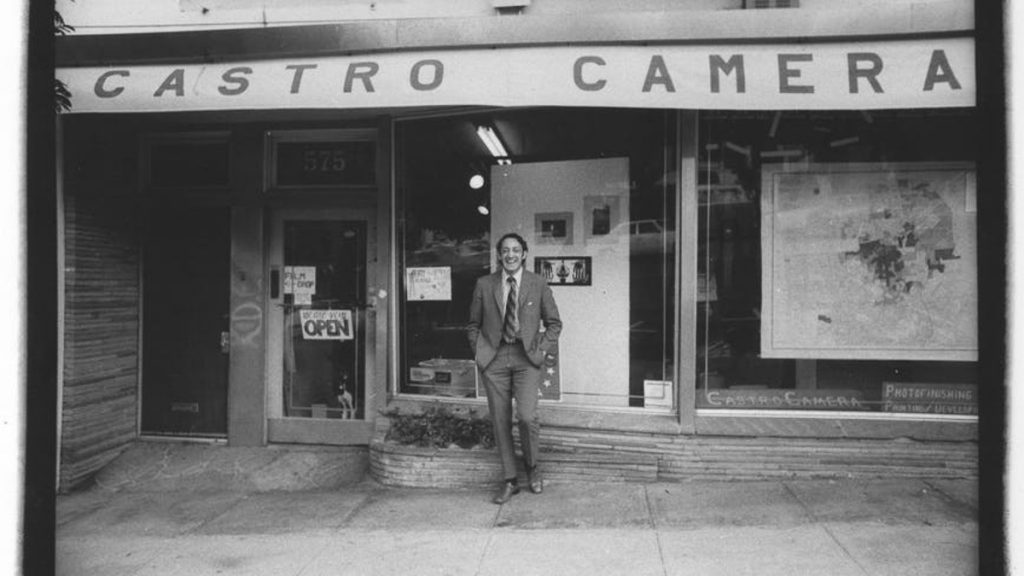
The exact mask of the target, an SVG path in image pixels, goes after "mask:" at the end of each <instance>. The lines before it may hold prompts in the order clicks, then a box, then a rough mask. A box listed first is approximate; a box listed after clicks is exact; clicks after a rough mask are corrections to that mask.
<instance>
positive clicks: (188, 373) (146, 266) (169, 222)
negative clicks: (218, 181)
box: [142, 206, 231, 436]
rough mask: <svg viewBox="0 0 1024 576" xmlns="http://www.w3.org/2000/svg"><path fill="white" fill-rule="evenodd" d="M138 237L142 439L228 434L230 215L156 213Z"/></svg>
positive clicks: (218, 211) (216, 211)
mask: <svg viewBox="0 0 1024 576" xmlns="http://www.w3.org/2000/svg"><path fill="white" fill-rule="evenodd" d="M143 235H144V238H145V240H144V243H145V244H144V260H143V288H142V289H143V318H142V327H143V328H142V339H143V357H142V358H143V359H142V377H143V380H142V382H143V383H142V433H143V434H171V435H198V436H223V435H226V433H227V379H228V353H227V344H226V342H225V340H224V339H225V338H226V334H227V330H228V305H229V301H230V300H229V297H230V294H229V291H230V284H229V279H230V267H229V265H230V250H231V233H230V214H229V211H228V209H227V208H220V207H168V206H163V207H160V208H158V209H154V210H153V213H152V214H151V216H150V218H149V222H148V226H147V228H146V230H145V231H144V233H143Z"/></svg>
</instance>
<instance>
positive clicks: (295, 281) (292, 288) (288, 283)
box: [284, 266, 316, 294]
mask: <svg viewBox="0 0 1024 576" xmlns="http://www.w3.org/2000/svg"><path fill="white" fill-rule="evenodd" d="M284 293H285V294H316V266H285V267H284Z"/></svg>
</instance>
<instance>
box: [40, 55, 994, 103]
mask: <svg viewBox="0 0 1024 576" xmlns="http://www.w3.org/2000/svg"><path fill="white" fill-rule="evenodd" d="M56 75H57V78H58V79H60V80H62V81H63V82H64V83H65V84H66V85H67V86H68V88H69V90H70V91H71V102H72V109H71V112H83V113H84V112H111V113H116V112H150V111H154V112H156V111H160V112H166V111H189V110H228V109H234V110H240V109H282V108H283V109H289V108H292V109H297V108H383V107H396V106H451V105H496V106H531V105H563V106H604V107H606V106H615V107H628V108H711V109H731V110H797V109H798V110H810V109H818V110H822V109H860V110H862V109H879V108H933V107H959V106H974V105H975V66H974V41H973V40H972V39H970V38H943V39H928V40H906V41H891V42H844V43H827V44H811V43H808V44H761V45H757V44H750V45H746V44H742V45H732V46H729V45H721V46H672V45H664V46H582V47H581V46H544V47H526V48H511V49H486V50H439V51H434V52H419V51H417V52H402V53H381V54H363V55H357V56H337V57H322V58H307V59H294V60H293V59H282V60H262V61H253V62H226V63H217V64H187V65H174V64H160V65H147V66H133V65H129V66H115V67H102V68H101V67H88V68H61V69H58V70H57V74H56Z"/></svg>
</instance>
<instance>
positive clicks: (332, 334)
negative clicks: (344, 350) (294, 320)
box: [299, 310, 355, 340]
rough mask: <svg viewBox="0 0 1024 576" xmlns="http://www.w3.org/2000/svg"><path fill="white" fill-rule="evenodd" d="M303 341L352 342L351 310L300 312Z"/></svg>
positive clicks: (353, 336)
mask: <svg viewBox="0 0 1024 576" xmlns="http://www.w3.org/2000/svg"><path fill="white" fill-rule="evenodd" d="M299 322H300V323H301V324H302V338H303V340H352V339H354V338H355V335H354V334H353V330H352V311H351V310H299Z"/></svg>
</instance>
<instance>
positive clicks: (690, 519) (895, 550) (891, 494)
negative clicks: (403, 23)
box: [56, 479, 978, 576]
mask: <svg viewBox="0 0 1024 576" xmlns="http://www.w3.org/2000/svg"><path fill="white" fill-rule="evenodd" d="M977 510H978V495H977V483H976V482H975V481H972V480H906V479H901V480H843V481H836V480H793V481H770V482H713V481H700V482H684V483H671V484H665V483H659V484H625V483H622V484H582V483H572V484H567V483H555V482H549V483H548V485H547V488H546V490H545V492H544V494H542V495H534V494H530V493H528V492H523V493H521V494H519V495H517V496H515V497H514V498H513V499H512V501H511V502H509V503H508V504H505V505H504V506H496V505H494V504H492V503H491V502H490V493H489V492H488V491H483V490H443V491H442V490H423V489H395V488H386V487H382V486H380V485H378V484H376V483H373V482H371V481H366V482H361V483H357V484H353V485H352V486H351V487H348V488H345V489H341V490H332V491H300V492H242V491H203V492H199V491H185V490H178V491H174V492H127V491H121V492H109V491H103V490H98V489H94V490H88V491H84V492H79V493H75V494H71V495H63V496H59V497H58V500H57V524H58V527H57V534H56V536H57V541H56V547H57V558H56V562H57V573H58V574H63V575H75V576H87V575H90V574H96V575H103V576H119V575H135V574H167V575H177V574H180V575H187V576H200V575H205V574H244V575H261V574H266V575H268V576H299V575H301V576H314V575H337V574H345V575H348V574H402V575H406V574H453V575H462V574H465V575H467V576H469V575H499V574H517V575H532V574H553V575H559V576H563V575H565V576H570V575H575V574H581V575H582V574H586V575H591V574H630V575H644V574H652V575H662V576H664V575H687V576H691V575H718V574H721V575H729V576H735V575H742V574H756V575H758V576H770V575H773V574H785V575H787V576H793V575H800V574H811V575H826V574H827V575H835V576H842V575H847V574H849V575H864V574H871V575H881V574H893V575H900V576H909V575H915V574H920V575H923V576H924V575H927V576H939V575H945V574H949V575H954V574H955V575H957V576H962V575H965V574H975V573H977V550H978V545H977V538H978V526H977V515H978V513H977Z"/></svg>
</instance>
